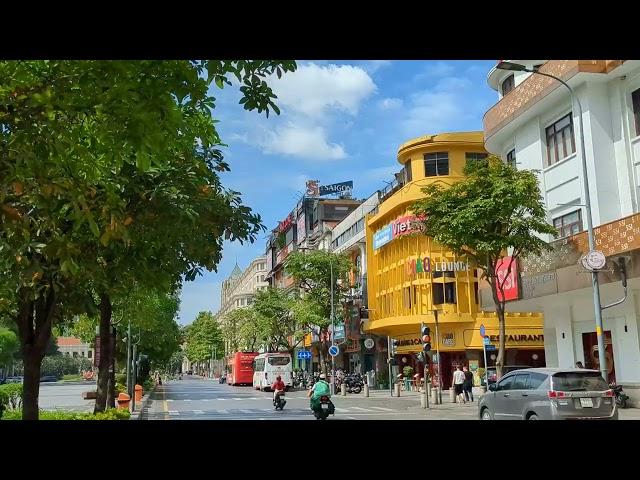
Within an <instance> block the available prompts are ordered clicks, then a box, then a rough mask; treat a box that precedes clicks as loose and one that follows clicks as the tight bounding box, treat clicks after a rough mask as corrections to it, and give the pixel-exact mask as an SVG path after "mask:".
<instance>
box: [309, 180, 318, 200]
mask: <svg viewBox="0 0 640 480" xmlns="http://www.w3.org/2000/svg"><path fill="white" fill-rule="evenodd" d="M306 195H307V196H308V197H317V196H318V195H320V187H319V186H318V180H307V191H306Z"/></svg>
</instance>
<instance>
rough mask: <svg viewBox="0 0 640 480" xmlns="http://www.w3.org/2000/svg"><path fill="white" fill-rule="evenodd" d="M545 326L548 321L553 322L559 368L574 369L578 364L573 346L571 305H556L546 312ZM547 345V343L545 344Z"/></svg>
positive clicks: (546, 309)
mask: <svg viewBox="0 0 640 480" xmlns="http://www.w3.org/2000/svg"><path fill="white" fill-rule="evenodd" d="M544 317H545V325H546V323H547V320H549V321H550V322H553V324H554V325H555V330H556V345H557V348H558V367H560V368H572V367H574V366H575V363H576V355H575V348H574V345H573V325H572V319H573V316H572V312H571V306H570V305H554V306H551V307H549V308H545V310H544ZM545 343H546V342H545Z"/></svg>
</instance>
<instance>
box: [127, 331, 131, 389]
mask: <svg viewBox="0 0 640 480" xmlns="http://www.w3.org/2000/svg"><path fill="white" fill-rule="evenodd" d="M131 387H132V385H131V319H129V326H128V327H127V393H128V394H129V397H131V390H132V388H131Z"/></svg>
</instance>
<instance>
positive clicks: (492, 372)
mask: <svg viewBox="0 0 640 480" xmlns="http://www.w3.org/2000/svg"><path fill="white" fill-rule="evenodd" d="M523 368H532V367H531V365H505V366H504V367H502V375H506V374H507V373H509V372H513V371H514V370H522V369H523ZM487 377H488V380H489V385H491V384H492V383H496V380H497V379H498V371H497V370H496V367H489V368H487ZM483 384H484V383H483Z"/></svg>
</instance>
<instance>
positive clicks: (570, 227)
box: [553, 210, 582, 237]
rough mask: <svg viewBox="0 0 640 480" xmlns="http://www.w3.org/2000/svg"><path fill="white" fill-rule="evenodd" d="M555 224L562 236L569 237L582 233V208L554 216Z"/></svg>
mask: <svg viewBox="0 0 640 480" xmlns="http://www.w3.org/2000/svg"><path fill="white" fill-rule="evenodd" d="M553 226H554V227H555V228H556V230H558V235H559V236H560V237H568V236H570V235H575V234H577V233H580V232H581V231H582V215H581V214H580V210H576V211H575V212H571V213H567V214H566V215H563V216H561V217H558V218H554V219H553Z"/></svg>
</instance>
